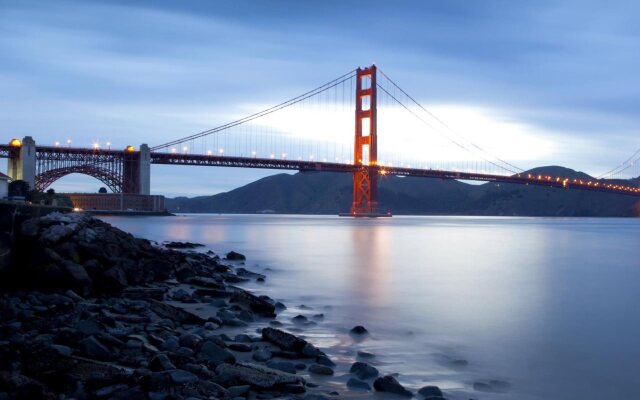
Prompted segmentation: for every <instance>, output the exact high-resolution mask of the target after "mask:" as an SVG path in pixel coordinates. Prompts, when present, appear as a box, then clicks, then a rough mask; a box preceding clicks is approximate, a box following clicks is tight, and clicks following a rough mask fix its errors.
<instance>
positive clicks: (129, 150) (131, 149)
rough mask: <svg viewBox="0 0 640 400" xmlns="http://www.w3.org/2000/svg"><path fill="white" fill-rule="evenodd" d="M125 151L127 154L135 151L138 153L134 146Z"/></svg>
mask: <svg viewBox="0 0 640 400" xmlns="http://www.w3.org/2000/svg"><path fill="white" fill-rule="evenodd" d="M124 151H126V152H127V153H133V152H134V151H136V149H135V148H134V147H133V146H127V147H126V148H125V149H124Z"/></svg>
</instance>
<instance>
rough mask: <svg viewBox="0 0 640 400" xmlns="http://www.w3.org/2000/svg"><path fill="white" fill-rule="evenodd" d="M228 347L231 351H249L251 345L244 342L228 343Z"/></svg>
mask: <svg viewBox="0 0 640 400" xmlns="http://www.w3.org/2000/svg"><path fill="white" fill-rule="evenodd" d="M229 348H230V349H231V350H233V351H239V352H241V353H249V352H250V351H251V350H253V349H252V348H251V345H248V344H246V343H231V344H229Z"/></svg>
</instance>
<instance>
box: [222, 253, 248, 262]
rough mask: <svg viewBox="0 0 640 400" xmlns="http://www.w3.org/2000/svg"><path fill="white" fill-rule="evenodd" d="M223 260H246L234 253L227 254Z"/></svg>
mask: <svg viewBox="0 0 640 400" xmlns="http://www.w3.org/2000/svg"><path fill="white" fill-rule="evenodd" d="M225 258H226V259H227V260H233V261H244V260H246V259H247V257H245V256H244V254H240V253H236V252H235V251H230V252H228V253H227V255H226V257H225Z"/></svg>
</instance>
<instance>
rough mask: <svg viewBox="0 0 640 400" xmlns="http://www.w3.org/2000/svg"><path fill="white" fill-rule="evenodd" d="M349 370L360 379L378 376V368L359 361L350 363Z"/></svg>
mask: <svg viewBox="0 0 640 400" xmlns="http://www.w3.org/2000/svg"><path fill="white" fill-rule="evenodd" d="M349 372H351V373H352V374H355V376H357V377H358V378H360V379H362V380H367V379H371V378H375V377H376V376H378V370H377V369H376V368H375V367H372V366H371V365H369V364H367V363H364V362H359V361H358V362H355V363H353V364H352V365H351V368H350V369H349Z"/></svg>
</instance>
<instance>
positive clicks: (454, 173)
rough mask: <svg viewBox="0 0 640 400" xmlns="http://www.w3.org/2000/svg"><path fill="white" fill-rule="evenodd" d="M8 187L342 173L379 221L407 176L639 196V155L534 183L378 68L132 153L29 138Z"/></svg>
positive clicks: (12, 160) (144, 189)
mask: <svg viewBox="0 0 640 400" xmlns="http://www.w3.org/2000/svg"><path fill="white" fill-rule="evenodd" d="M0 157H3V158H7V159H8V175H9V177H10V178H11V179H22V180H25V181H27V182H28V183H29V184H30V185H31V187H33V188H35V189H36V190H39V191H44V190H45V189H46V188H48V187H49V186H50V185H51V184H53V182H55V181H56V180H58V179H60V178H62V177H64V176H66V175H69V174H73V173H80V174H86V175H90V176H92V177H95V178H97V179H98V180H100V181H102V182H103V183H104V184H105V185H106V186H107V187H109V188H110V189H111V191H113V192H115V193H134V194H149V192H150V179H151V172H150V166H151V164H168V165H199V166H214V167H238V168H264V169H279V170H297V171H303V172H304V171H327V172H342V173H350V174H352V175H353V202H352V206H351V210H350V211H349V212H348V213H347V214H348V215H353V216H377V215H381V214H379V213H378V200H377V199H378V198H377V187H378V181H379V180H380V179H384V177H385V176H393V175H395V176H415V177H425V178H439V179H459V180H469V181H485V182H497V183H512V184H524V185H538V186H548V187H555V188H563V189H567V190H573V189H578V190H589V191H598V192H605V193H611V194H623V195H630V196H640V187H638V186H637V185H635V184H632V183H631V182H630V181H628V180H627V179H626V178H635V177H637V176H638V174H639V172H640V171H639V170H638V166H639V165H640V163H639V161H640V150H638V151H637V152H636V153H634V154H633V155H632V156H631V157H629V158H628V159H627V160H625V161H624V162H623V163H621V164H619V165H618V166H616V167H615V168H613V169H611V170H610V171H608V172H607V173H605V174H603V175H601V176H599V177H598V178H594V179H578V178H569V177H562V176H550V175H539V174H536V175H532V174H529V173H526V172H525V171H524V170H523V169H521V168H519V167H517V166H515V165H514V164H512V163H510V162H507V161H505V160H503V159H502V158H499V157H497V156H495V155H493V154H492V153H491V152H489V151H487V150H486V149H485V148H483V147H481V146H479V145H477V144H476V143H473V142H471V141H470V140H468V139H467V138H465V137H464V136H462V135H460V134H459V133H458V132H456V131H455V130H454V129H452V128H451V127H450V126H449V125H447V124H446V123H445V122H444V121H442V120H441V119H440V118H438V117H437V116H436V115H435V114H434V113H433V112H431V111H430V110H428V109H427V108H426V107H424V106H423V105H422V104H420V103H419V102H418V101H417V100H416V99H415V98H414V97H413V96H411V95H410V94H409V93H408V92H407V91H405V90H404V89H402V88H401V87H400V86H399V85H398V84H396V83H395V82H394V81H393V80H392V79H390V78H389V77H388V76H387V75H386V74H384V72H382V71H381V70H380V69H379V68H378V67H376V66H375V65H372V66H370V67H366V68H358V69H355V70H353V71H350V72H348V73H346V74H344V75H342V76H340V77H338V78H336V79H334V80H332V81H330V82H327V83H325V84H323V85H321V86H318V87H316V88H315V89H313V90H310V91H308V92H305V93H303V94H301V95H299V96H297V97H294V98H292V99H290V100H287V101H285V102H282V103H280V104H277V105H275V106H273V107H269V108H266V109H264V110H262V111H260V112H257V113H253V114H251V115H248V116H245V117H242V118H238V119H236V120H234V121H232V122H230V123H227V124H224V125H221V126H218V127H216V128H213V129H209V130H206V131H203V132H200V133H197V134H193V135H190V136H186V137H182V138H179V139H176V140H173V141H170V142H167V143H162V144H159V145H154V146H152V147H149V146H148V145H146V144H143V145H141V146H140V147H139V148H138V149H135V148H134V147H132V146H128V147H127V148H125V149H123V150H112V149H111V148H108V149H104V148H101V147H100V146H99V145H97V144H94V146H92V147H90V148H81V147H71V146H67V147H65V146H60V144H56V145H54V146H40V145H37V146H36V144H35V141H34V140H33V139H32V138H31V137H26V138H24V139H23V140H18V139H12V140H11V142H9V143H8V144H6V145H0Z"/></svg>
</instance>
